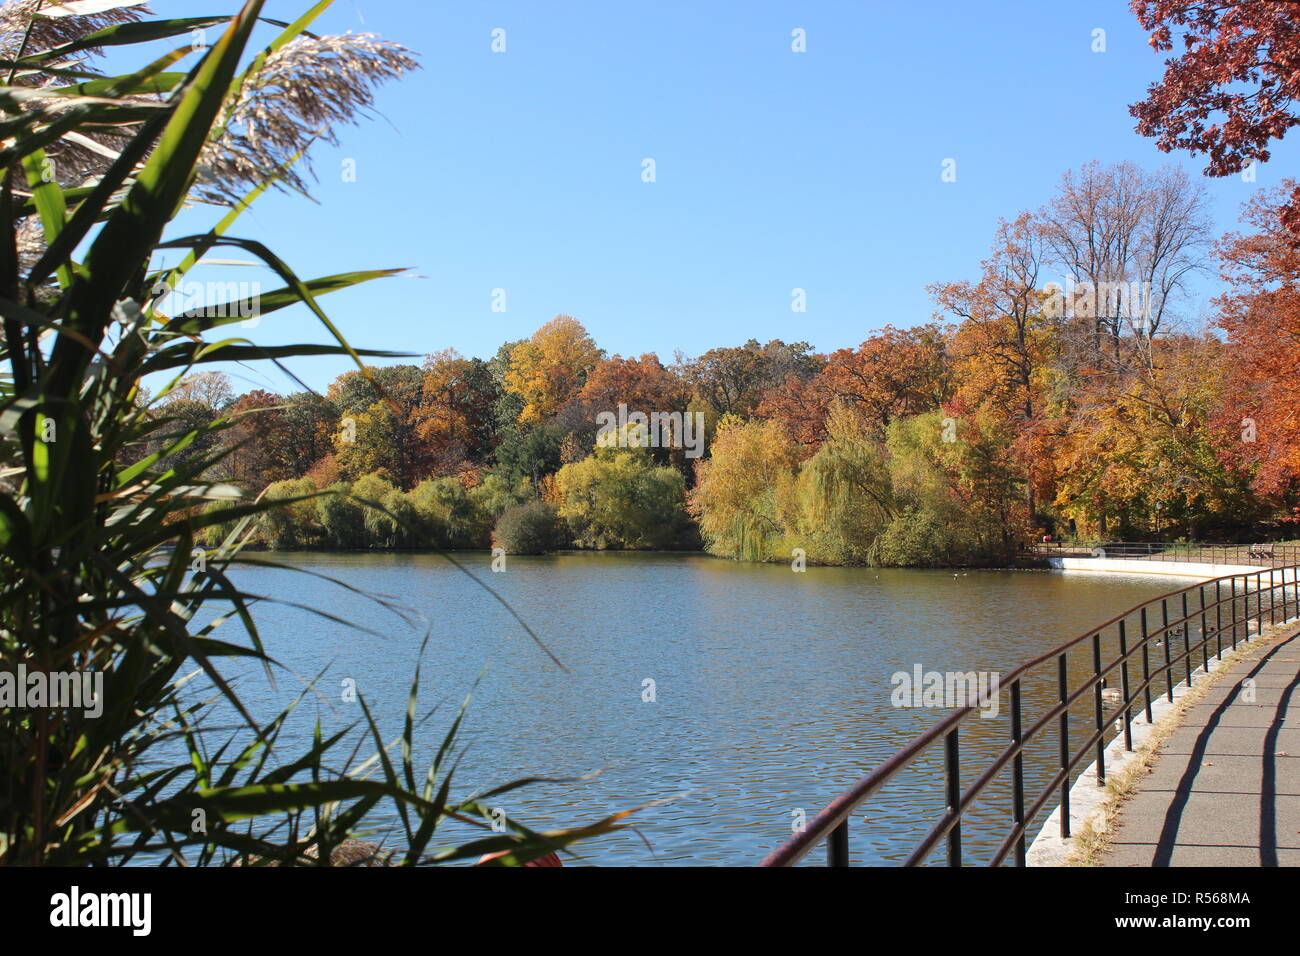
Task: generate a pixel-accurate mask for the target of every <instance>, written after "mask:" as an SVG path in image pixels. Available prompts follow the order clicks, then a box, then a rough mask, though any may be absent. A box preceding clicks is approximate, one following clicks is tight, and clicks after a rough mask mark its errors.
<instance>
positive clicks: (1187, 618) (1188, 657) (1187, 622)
mask: <svg viewBox="0 0 1300 956" xmlns="http://www.w3.org/2000/svg"><path fill="white" fill-rule="evenodd" d="M1201 604H1202V606H1204V604H1205V594H1204V592H1202V594H1201ZM1204 624H1205V622H1204V621H1202V622H1201V625H1202V626H1204ZM1191 632H1192V618H1191V615H1190V614H1189V613H1188V612H1187V592H1186V591H1184V592H1183V663H1184V664H1185V665H1187V686H1188V687H1189V688H1190V687H1191V686H1192V633H1191Z"/></svg>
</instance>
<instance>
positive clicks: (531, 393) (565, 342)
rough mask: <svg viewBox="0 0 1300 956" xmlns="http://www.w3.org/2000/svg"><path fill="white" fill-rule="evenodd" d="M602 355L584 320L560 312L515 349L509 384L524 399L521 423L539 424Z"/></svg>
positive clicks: (570, 394) (583, 380)
mask: <svg viewBox="0 0 1300 956" xmlns="http://www.w3.org/2000/svg"><path fill="white" fill-rule="evenodd" d="M602 357H603V353H602V352H601V350H600V349H599V348H598V347H597V345H596V343H595V341H594V340H593V339H592V337H591V336H590V335H588V334H587V330H586V329H584V328H583V327H582V323H581V322H579V321H578V320H577V319H575V318H573V317H572V316H569V315H557V316H556V317H555V318H554V319H552V320H551V321H550V322H547V323H546V324H545V325H544V326H542V327H541V328H540V329H538V330H537V331H536V332H534V333H533V335H532V338H530V339H528V340H527V341H526V342H521V343H519V344H518V345H516V346H515V347H514V348H513V349H511V351H510V364H509V367H508V368H507V369H506V372H505V384H506V387H507V388H509V389H510V390H511V391H513V392H515V393H516V394H517V395H519V396H520V397H521V398H522V399H523V401H524V407H523V410H522V411H521V412H520V414H519V421H520V423H522V424H524V425H536V424H538V423H539V422H542V421H545V420H546V419H548V418H550V417H551V416H553V415H554V414H555V413H556V412H558V411H559V410H560V408H561V407H563V406H564V404H565V403H566V402H568V401H569V399H571V398H572V397H573V396H574V395H576V394H577V393H578V391H579V389H581V388H582V387H583V385H585V384H586V381H587V374H588V373H589V372H590V371H591V370H592V369H593V368H595V367H596V364H597V363H598V362H599V361H600V360H601V358H602Z"/></svg>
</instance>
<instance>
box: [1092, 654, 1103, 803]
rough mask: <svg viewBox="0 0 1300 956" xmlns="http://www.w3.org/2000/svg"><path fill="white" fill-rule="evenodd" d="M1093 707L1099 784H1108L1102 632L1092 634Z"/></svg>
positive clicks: (1101, 785)
mask: <svg viewBox="0 0 1300 956" xmlns="http://www.w3.org/2000/svg"><path fill="white" fill-rule="evenodd" d="M1092 679H1093V680H1094V681H1095V683H1094V684H1093V685H1092V709H1093V716H1094V719H1095V722H1096V725H1097V726H1096V727H1095V728H1094V729H1095V730H1096V731H1097V786H1099V787H1104V786H1106V735H1105V734H1104V733H1102V728H1103V727H1104V726H1105V720H1106V712H1105V708H1104V707H1103V705H1102V701H1101V633H1100V632H1098V633H1096V634H1094V635H1092Z"/></svg>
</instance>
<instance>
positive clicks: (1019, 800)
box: [1011, 678, 1025, 866]
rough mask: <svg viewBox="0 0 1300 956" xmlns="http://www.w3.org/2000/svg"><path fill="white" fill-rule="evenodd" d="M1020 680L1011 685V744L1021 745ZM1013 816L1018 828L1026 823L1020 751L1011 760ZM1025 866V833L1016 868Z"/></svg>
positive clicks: (1020, 844)
mask: <svg viewBox="0 0 1300 956" xmlns="http://www.w3.org/2000/svg"><path fill="white" fill-rule="evenodd" d="M1022 740H1023V738H1022V737H1021V732H1020V678H1016V679H1015V680H1014V681H1012V683H1011V742H1012V744H1015V745H1017V746H1019V745H1020V743H1021V742H1022ZM1011 816H1012V819H1013V820H1014V821H1015V824H1016V826H1018V827H1019V826H1022V825H1023V824H1024V822H1025V761H1024V756H1023V754H1021V753H1020V751H1019V750H1017V751H1016V755H1015V756H1014V757H1012V758H1011ZM1024 865H1025V833H1024V831H1023V830H1022V831H1021V832H1020V839H1018V840H1016V866H1024Z"/></svg>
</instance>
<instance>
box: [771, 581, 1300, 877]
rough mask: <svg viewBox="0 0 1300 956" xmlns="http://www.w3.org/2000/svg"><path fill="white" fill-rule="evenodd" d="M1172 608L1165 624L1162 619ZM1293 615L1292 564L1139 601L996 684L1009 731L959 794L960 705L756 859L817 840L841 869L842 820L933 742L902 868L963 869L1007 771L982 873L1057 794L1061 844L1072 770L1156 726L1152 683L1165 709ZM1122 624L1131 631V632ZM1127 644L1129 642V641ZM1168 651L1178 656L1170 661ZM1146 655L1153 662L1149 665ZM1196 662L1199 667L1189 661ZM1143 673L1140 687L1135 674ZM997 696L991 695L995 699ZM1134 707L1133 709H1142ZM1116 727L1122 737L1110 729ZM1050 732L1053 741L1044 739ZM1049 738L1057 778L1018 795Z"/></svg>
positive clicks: (1021, 858)
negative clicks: (1042, 688) (921, 833)
mask: <svg viewBox="0 0 1300 956" xmlns="http://www.w3.org/2000/svg"><path fill="white" fill-rule="evenodd" d="M1171 607H1172V616H1171ZM1297 617H1300V566H1295V565H1293V566H1291V567H1286V568H1271V569H1269V570H1267V571H1254V572H1249V573H1240V574H1230V575H1225V576H1224V577H1221V578H1215V579H1213V580H1209V581H1205V582H1203V583H1200V584H1194V585H1191V586H1190V587H1187V588H1184V589H1182V590H1181V591H1173V592H1170V593H1169V594H1165V595H1162V596H1161V597H1158V598H1154V599H1152V600H1150V601H1147V602H1145V603H1143V604H1139V605H1137V606H1135V607H1133V608H1131V609H1129V610H1128V611H1125V612H1124V613H1123V614H1120V615H1118V616H1116V617H1113V618H1111V619H1110V620H1109V621H1107V622H1106V623H1104V624H1102V625H1101V626H1100V627H1098V628H1095V629H1093V630H1090V631H1087V632H1085V633H1084V634H1082V635H1080V636H1079V637H1076V638H1074V639H1073V640H1070V641H1067V642H1065V643H1064V644H1061V645H1060V646H1058V647H1056V648H1054V649H1052V650H1050V651H1048V652H1047V653H1045V654H1043V655H1041V656H1039V657H1037V658H1035V659H1034V660H1032V661H1029V662H1028V663H1026V664H1022V665H1021V666H1020V667H1018V668H1016V669H1015V670H1014V671H1012V672H1011V673H1010V674H1008V675H1006V676H1005V677H1003V678H1002V681H1001V687H1002V688H1003V689H1005V692H1006V693H1007V695H1008V697H1009V704H1010V733H1009V740H1008V743H1007V745H1006V746H1005V747H1004V748H1003V749H1002V750H1001V751H1000V752H999V753H998V754H997V756H996V757H995V758H994V759H993V760H992V761H991V762H990V763H989V764H988V765H987V766H986V767H985V768H984V769H983V770H982V771H980V772H979V774H978V776H977V777H976V778H975V780H974V781H973V782H972V783H971V784H970V785H969V786H968V787H967V788H966V789H965V790H963V789H962V787H961V780H960V771H961V766H960V759H959V758H960V730H961V725H962V723H963V722H964V721H965V720H966V719H967V718H968V717H970V716H971V714H973V713H975V712H976V711H977V707H976V706H974V705H972V706H965V707H959V708H957V709H955V710H953V711H952V712H950V713H949V714H948V715H947V716H946V717H944V718H943V719H942V720H940V721H939V722H938V723H936V724H935V725H934V726H932V727H931V728H930V729H929V730H927V731H925V732H924V733H922V734H920V735H919V736H918V737H916V738H915V739H914V740H912V742H911V743H909V744H908V745H907V746H905V747H904V748H903V749H902V750H900V751H898V753H896V754H894V756H892V757H890V758H889V759H888V760H886V761H885V762H884V763H883V764H882V765H881V766H879V767H878V768H876V770H875V771H874V772H872V773H871V774H869V775H868V776H866V777H864V778H863V779H862V780H860V781H859V782H858V783H857V784H855V785H854V786H853V787H851V788H850V789H848V790H846V791H844V792H843V793H842V794H841V795H840V796H839V797H837V798H836V799H835V800H833V801H832V802H831V803H830V804H829V805H828V806H827V807H826V808H825V809H823V810H822V811H821V812H820V813H819V814H817V816H816V817H814V818H813V819H812V820H810V821H809V822H808V824H807V826H806V827H805V828H804V829H803V831H802V832H800V833H796V834H795V835H794V836H793V837H791V838H790V839H789V840H787V841H786V842H785V843H784V844H782V845H781V846H780V847H778V848H777V849H775V850H773V851H772V852H771V853H770V854H768V856H767V857H766V858H765V859H764V860H763V862H762V864H761V865H763V866H792V865H794V864H795V863H797V862H799V860H801V859H802V858H803V857H804V856H805V855H806V854H807V853H808V852H809V851H811V850H812V849H813V848H814V847H815V846H817V845H818V844H820V843H822V842H825V843H826V859H827V864H828V865H830V866H848V864H849V819H850V817H851V816H852V814H853V812H854V811H855V810H857V809H858V807H860V806H861V805H862V804H863V803H864V802H866V801H867V800H869V799H870V798H871V797H872V796H873V795H874V794H876V793H877V791H879V790H880V789H881V788H883V787H884V786H885V785H886V784H888V783H889V782H890V781H891V780H892V779H893V778H894V777H895V776H897V775H898V774H899V773H900V772H901V771H903V770H904V769H906V768H908V767H910V766H912V765H913V764H914V763H915V762H917V760H918V758H921V757H923V755H926V754H927V753H928V751H929V748H930V747H931V746H932V745H936V744H942V747H943V766H944V805H945V806H944V811H943V815H942V817H940V819H938V820H937V821H935V822H934V824H933V825H932V826H931V827H930V829H929V831H928V833H927V834H926V835H925V837H924V838H923V839H922V840H921V842H920V843H918V844H917V845H916V846H915V848H914V849H913V850H912V851H911V853H910V854H909V855H908V856H907V858H906V860H905V861H904V863H903V865H904V866H918V865H921V864H924V863H925V862H926V861H927V859H928V858H929V856H930V854H931V853H932V852H933V850H934V849H935V847H936V846H937V845H938V844H939V843H940V842H941V841H942V842H944V843H945V844H946V847H947V863H948V865H949V866H961V865H962V851H963V844H962V820H963V816H964V815H965V814H966V813H967V811H968V810H969V809H970V807H971V806H972V804H973V803H974V802H975V800H976V799H977V798H978V797H979V796H980V795H981V793H982V792H983V791H984V790H985V789H986V788H987V787H988V786H989V784H990V783H991V782H993V781H994V780H995V779H998V778H999V775H1000V774H1001V773H1002V772H1003V771H1005V770H1007V769H1008V768H1009V769H1010V772H1011V788H1010V806H1009V807H1007V809H1006V817H1005V818H1004V823H1003V825H1005V824H1008V823H1009V824H1010V828H1009V830H1007V832H1006V835H1005V837H1004V838H1003V839H1002V840H1001V842H1000V843H999V844H998V845H997V847H996V849H995V850H994V851H993V854H992V857H991V859H989V861H988V864H989V865H990V866H1000V865H1002V864H1003V863H1004V862H1005V861H1006V860H1007V858H1008V857H1010V856H1012V855H1014V857H1015V862H1016V865H1018V866H1024V865H1025V856H1026V831H1027V830H1028V828H1029V827H1030V826H1031V825H1032V824H1033V822H1034V820H1035V819H1036V817H1037V815H1038V814H1039V813H1040V812H1041V811H1043V810H1044V808H1045V807H1046V806H1047V804H1048V801H1050V800H1052V799H1053V797H1055V796H1056V795H1058V794H1059V797H1060V811H1061V812H1060V835H1061V837H1062V838H1063V839H1068V838H1069V837H1070V835H1071V834H1070V788H1071V785H1072V782H1073V781H1072V774H1073V772H1074V770H1075V768H1076V767H1078V766H1079V764H1080V763H1081V762H1082V761H1083V760H1084V759H1085V758H1088V757H1093V759H1094V762H1095V766H1096V780H1097V785H1098V786H1105V783H1106V754H1105V751H1106V747H1107V744H1108V737H1109V739H1110V740H1113V739H1115V738H1116V737H1118V736H1119V734H1120V733H1122V734H1123V737H1124V748H1125V749H1126V750H1129V751H1132V750H1133V720H1134V712H1135V711H1136V710H1143V711H1145V717H1146V720H1147V722H1148V723H1151V722H1152V721H1153V715H1152V699H1153V698H1152V694H1153V693H1154V694H1155V695H1156V696H1157V697H1159V696H1160V694H1161V690H1160V689H1159V688H1158V687H1157V683H1161V684H1164V685H1165V686H1164V692H1165V693H1166V694H1167V695H1168V698H1169V700H1170V702H1172V701H1173V699H1174V685H1175V682H1176V678H1177V677H1178V675H1179V674H1185V676H1186V683H1187V685H1188V686H1189V687H1190V686H1191V684H1192V681H1193V675H1194V674H1202V675H1203V674H1205V673H1208V671H1209V663H1210V657H1211V656H1212V654H1213V656H1215V657H1217V658H1219V659H1222V657H1223V652H1224V649H1225V648H1226V647H1231V648H1232V649H1234V650H1235V649H1236V647H1237V645H1238V643H1240V642H1241V641H1243V640H1245V639H1247V638H1248V637H1249V636H1250V635H1251V632H1252V629H1253V630H1254V633H1256V634H1258V633H1260V632H1261V631H1262V630H1263V628H1264V627H1265V626H1267V625H1274V624H1281V623H1286V622H1288V621H1292V620H1294V619H1296V618H1297ZM1130 621H1132V623H1133V624H1135V625H1137V633H1131V630H1132V629H1131V628H1130V627H1129V624H1130ZM1130 638H1132V639H1133V640H1132V641H1130ZM1110 640H1114V642H1115V643H1116V644H1117V646H1118V653H1117V654H1116V655H1115V657H1114V659H1112V660H1110V661H1109V662H1108V663H1103V661H1102V647H1103V644H1104V643H1107V642H1109V641H1110ZM1089 645H1090V649H1091V667H1090V668H1088V671H1089V673H1088V674H1087V677H1086V679H1085V680H1083V681H1082V682H1080V683H1078V685H1077V686H1075V687H1073V688H1071V682H1070V679H1069V678H1070V674H1069V661H1068V658H1069V653H1070V651H1071V650H1076V649H1077V650H1086V649H1088V647H1089ZM1175 648H1177V652H1176V653H1175ZM1153 652H1155V653H1154V656H1155V657H1156V660H1155V661H1154V662H1153V660H1152V658H1153ZM1198 656H1199V658H1200V664H1199V666H1197V663H1196V659H1197V657H1198ZM1044 665H1046V666H1048V667H1054V668H1055V671H1056V674H1055V677H1056V693H1055V700H1056V703H1055V705H1054V706H1052V707H1050V708H1049V709H1048V710H1047V711H1046V713H1044V714H1042V715H1041V716H1040V717H1039V718H1038V719H1037V720H1035V721H1034V722H1033V723H1032V724H1030V725H1029V726H1028V727H1026V726H1025V717H1024V713H1023V710H1024V708H1023V700H1022V689H1021V688H1022V682H1023V681H1024V680H1025V678H1026V676H1027V675H1029V674H1031V673H1032V672H1034V671H1035V669H1036V668H1040V667H1042V666H1044ZM1139 668H1140V679H1137V678H1138V676H1139V675H1138V674H1137V673H1135V671H1137V670H1138V669H1139ZM1116 671H1118V676H1119V681H1120V688H1121V690H1120V695H1119V704H1118V706H1117V707H1116V709H1115V710H1114V711H1113V712H1111V713H1109V714H1108V713H1106V710H1105V704H1104V700H1105V692H1104V685H1105V683H1106V681H1107V679H1108V678H1112V679H1113V677H1114V675H1115V673H1116ZM1000 693H1002V690H999V694H1000ZM1088 697H1091V699H1092V705H1093V706H1092V708H1091V710H1092V714H1091V717H1092V720H1091V721H1089V722H1090V723H1091V724H1092V725H1093V726H1092V728H1091V729H1090V731H1088V732H1087V733H1086V736H1084V737H1083V739H1082V740H1080V739H1079V736H1078V735H1077V734H1076V735H1075V736H1074V737H1073V738H1072V736H1071V727H1070V716H1071V715H1070V708H1071V705H1073V704H1076V703H1079V702H1081V701H1083V702H1086V701H1087V699H1088ZM1139 702H1140V703H1139ZM1121 722H1122V725H1123V726H1122V730H1120V729H1116V728H1118V727H1119V725H1120V723H1121ZM1053 730H1054V731H1055V733H1054V734H1053ZM1051 736H1055V737H1056V746H1055V747H1054V748H1052V749H1053V750H1054V751H1055V753H1054V757H1053V759H1052V761H1051V763H1050V764H1049V766H1048V768H1047V769H1046V770H1045V771H1044V773H1049V772H1051V771H1052V770H1053V769H1054V770H1055V772H1054V773H1052V774H1051V777H1050V779H1049V781H1048V783H1047V784H1046V786H1044V787H1043V788H1042V790H1041V791H1040V792H1038V793H1036V794H1034V795H1033V796H1032V797H1028V796H1026V794H1025V759H1026V756H1027V755H1026V753H1025V750H1026V747H1027V745H1029V744H1030V743H1031V742H1033V741H1035V740H1039V739H1046V738H1049V737H1051Z"/></svg>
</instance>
